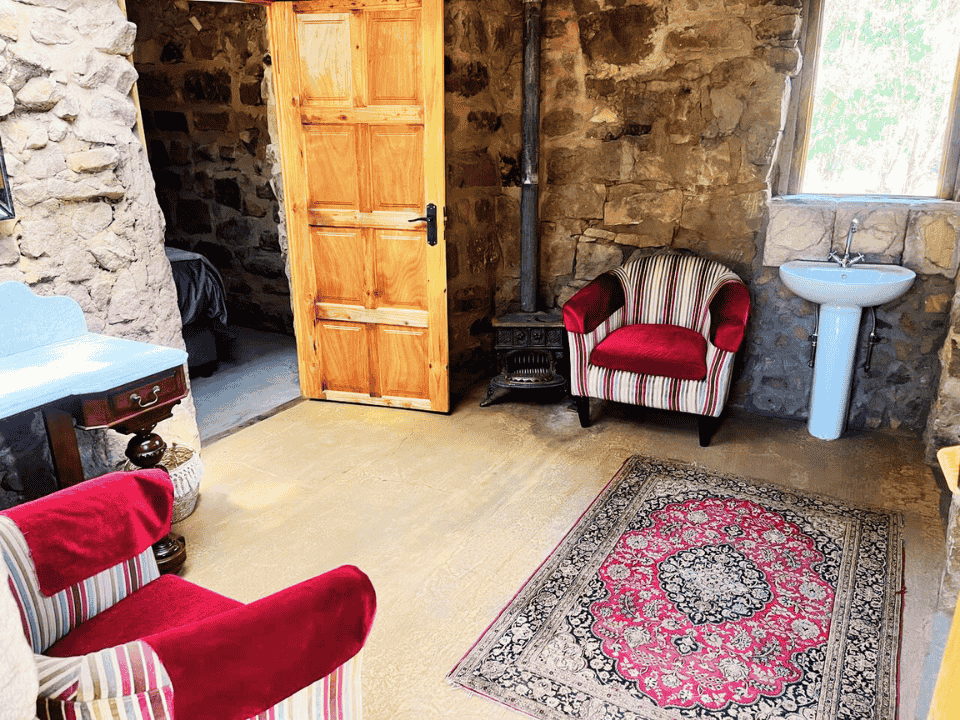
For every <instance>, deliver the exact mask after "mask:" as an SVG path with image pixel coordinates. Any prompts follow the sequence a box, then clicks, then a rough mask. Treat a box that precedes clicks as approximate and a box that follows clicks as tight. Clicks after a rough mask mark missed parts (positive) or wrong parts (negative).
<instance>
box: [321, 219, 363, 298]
mask: <svg viewBox="0 0 960 720" xmlns="http://www.w3.org/2000/svg"><path fill="white" fill-rule="evenodd" d="M310 236H311V243H312V245H313V251H314V257H315V263H314V265H315V267H316V269H317V287H318V289H319V292H318V293H317V300H318V302H328V303H340V304H343V305H359V306H361V307H363V306H364V305H365V304H366V303H367V301H368V298H367V287H368V283H367V280H366V272H365V269H364V259H365V257H366V253H365V252H364V246H365V244H366V243H365V241H364V238H363V236H362V234H361V232H360V230H359V229H357V228H343V229H333V228H310Z"/></svg>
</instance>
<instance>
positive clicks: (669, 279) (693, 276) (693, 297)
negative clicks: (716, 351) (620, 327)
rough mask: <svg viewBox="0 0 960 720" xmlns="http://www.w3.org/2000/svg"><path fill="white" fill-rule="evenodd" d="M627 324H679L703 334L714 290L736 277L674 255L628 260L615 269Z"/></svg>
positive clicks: (707, 262) (713, 265)
mask: <svg viewBox="0 0 960 720" xmlns="http://www.w3.org/2000/svg"><path fill="white" fill-rule="evenodd" d="M614 272H615V274H616V275H617V276H618V277H619V278H620V282H621V283H623V290H624V296H625V298H626V305H625V308H624V309H625V316H626V318H627V322H629V323H631V324H634V323H651V324H657V325H680V326H681V327H685V328H690V329H691V330H696V331H697V332H700V333H705V332H706V330H707V329H708V328H707V322H708V318H709V309H710V301H711V300H712V299H713V296H714V295H715V294H716V291H717V290H718V289H719V288H720V287H721V286H722V285H724V284H725V283H728V282H730V281H731V280H735V281H738V282H739V280H740V278H739V277H737V275H736V274H735V273H733V272H731V271H730V270H729V269H728V268H726V267H724V266H723V265H721V264H720V263H718V262H714V261H713V260H707V259H706V258H701V257H697V256H696V255H680V254H678V253H662V254H659V255H652V256H650V257H644V258H639V259H637V260H631V261H630V262H628V263H627V264H626V265H623V266H622V267H620V268H617V269H616V270H615V271H614Z"/></svg>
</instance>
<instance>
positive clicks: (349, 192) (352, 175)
mask: <svg viewBox="0 0 960 720" xmlns="http://www.w3.org/2000/svg"><path fill="white" fill-rule="evenodd" d="M306 149H307V157H306V161H307V186H308V189H309V192H310V197H311V198H312V199H314V202H316V203H318V204H321V205H323V206H325V207H337V208H358V207H360V180H359V164H358V162H357V150H358V148H357V128H355V127H335V126H332V125H316V126H312V127H309V128H307V131H306Z"/></svg>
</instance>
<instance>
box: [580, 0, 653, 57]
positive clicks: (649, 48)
mask: <svg viewBox="0 0 960 720" xmlns="http://www.w3.org/2000/svg"><path fill="white" fill-rule="evenodd" d="M597 9H598V10H599V8H597ZM665 18H666V9H665V8H659V7H651V6H649V5H628V6H626V7H618V8H611V9H604V10H600V11H599V12H592V13H589V14H582V15H581V16H580V17H579V19H578V21H577V23H578V25H579V29H580V47H581V48H582V50H583V54H584V56H586V58H587V59H588V60H590V61H591V62H595V63H609V64H611V65H629V64H631V63H637V62H640V61H642V60H643V59H645V58H647V57H648V56H650V55H651V54H652V53H653V52H654V36H655V33H656V32H657V30H659V29H660V27H661V25H662V24H663V22H664V19H665Z"/></svg>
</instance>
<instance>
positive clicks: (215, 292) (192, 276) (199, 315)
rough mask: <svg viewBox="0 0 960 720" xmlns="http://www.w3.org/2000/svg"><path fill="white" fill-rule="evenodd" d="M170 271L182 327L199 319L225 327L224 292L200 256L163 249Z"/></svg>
mask: <svg viewBox="0 0 960 720" xmlns="http://www.w3.org/2000/svg"><path fill="white" fill-rule="evenodd" d="M164 250H165V251H166V253H167V260H169V261H170V267H172V268H173V282H174V283H175V284H176V286H177V303H178V304H179V305H180V316H181V317H182V318H183V324H184V325H189V324H190V323H194V322H197V321H200V320H208V321H217V322H219V323H220V324H221V325H224V326H226V324H227V291H226V290H225V289H224V287H223V279H222V278H221V277H220V273H218V272H217V269H216V268H215V267H214V266H213V263H211V262H210V261H209V260H207V259H206V258H205V257H204V256H203V255H198V254H197V253H195V252H189V251H188V250H178V249H176V248H169V247H168V248H164Z"/></svg>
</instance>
